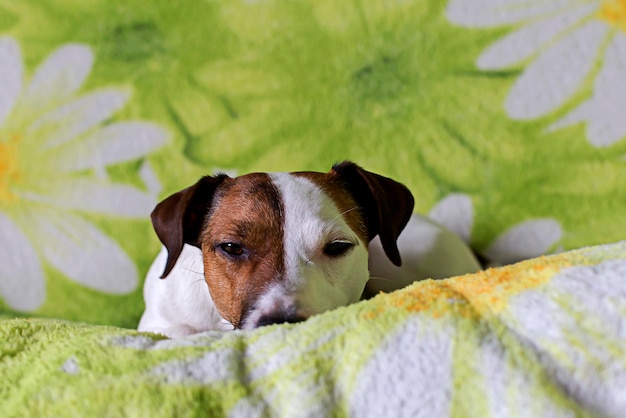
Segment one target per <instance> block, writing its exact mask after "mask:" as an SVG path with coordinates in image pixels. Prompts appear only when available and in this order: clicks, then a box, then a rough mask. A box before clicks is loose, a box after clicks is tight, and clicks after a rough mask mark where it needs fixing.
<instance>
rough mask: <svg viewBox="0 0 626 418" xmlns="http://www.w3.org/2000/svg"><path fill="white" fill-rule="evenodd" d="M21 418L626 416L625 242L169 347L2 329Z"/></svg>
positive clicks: (34, 325)
mask: <svg viewBox="0 0 626 418" xmlns="http://www.w3.org/2000/svg"><path fill="white" fill-rule="evenodd" d="M0 341H2V342H1V343H0V375H2V378H3V380H2V384H0V412H1V415H2V416H3V417H17V416H39V417H52V416H122V415H123V416H151V417H159V416H164V417H166V416H168V417H169V416H235V417H239V416H245V417H256V416H259V417H262V416H272V417H280V416H285V417H319V416H329V417H331V416H354V417H381V416H389V414H390V413H392V414H393V416H396V417H403V416H406V417H420V416H423V417H433V416H459V415H460V416H481V417H504V416H513V415H515V416H533V417H537V416H550V417H558V416H609V417H620V416H626V344H624V341H626V242H621V243H615V244H611V245H605V246H597V247H590V248H585V249H581V250H577V251H571V252H568V253H564V254H560V255H556V256H550V257H542V258H537V259H533V260H529V261H526V262H522V263H519V264H515V265H511V266H506V267H502V268H497V269H490V270H487V271H483V272H479V273H476V274H471V275H465V276H461V277H456V278H450V279H446V280H439V281H431V280H427V281H423V282H418V283H415V284H413V285H412V286H409V287H408V288H406V289H403V290H401V291H398V292H394V293H391V294H380V295H378V296H376V297H375V298H373V299H372V300H369V301H365V302H361V303H358V304H354V305H351V306H348V307H344V308H340V309H337V310H335V311H332V312H327V313H325V314H322V315H318V316H315V317H313V318H311V319H309V320H308V321H306V322H304V323H300V324H284V325H279V326H270V327H265V328H260V329H258V330H255V331H252V332H250V331H246V332H244V331H236V332H230V333H217V332H208V333H204V334H200V335H197V336H193V337H188V338H183V339H179V340H168V339H165V338H163V337H160V336H157V335H153V334H145V333H138V332H136V331H133V330H127V329H120V328H114V327H104V326H93V325H86V324H79V323H71V322H62V321H53V320H38V319H16V320H4V321H1V322H0Z"/></svg>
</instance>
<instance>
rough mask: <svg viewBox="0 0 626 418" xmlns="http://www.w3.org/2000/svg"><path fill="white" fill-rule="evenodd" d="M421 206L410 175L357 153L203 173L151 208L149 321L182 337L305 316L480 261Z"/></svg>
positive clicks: (145, 323) (144, 321)
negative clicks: (287, 165)
mask: <svg viewBox="0 0 626 418" xmlns="http://www.w3.org/2000/svg"><path fill="white" fill-rule="evenodd" d="M413 207H414V198H413V195H412V194H411V192H410V191H409V189H408V188H406V187H405V186H404V185H402V184H400V183H398V182H396V181H394V180H392V179H389V178H386V177H383V176H381V175H378V174H375V173H371V172H368V171H366V170H364V169H363V168H361V167H360V166H358V165H356V164H355V163H353V162H349V161H345V162H343V163H339V164H335V165H334V166H333V167H332V169H331V170H330V171H329V172H328V173H317V172H295V173H252V174H247V175H244V176H241V177H236V178H231V177H228V176H227V175H225V174H218V175H215V176H207V177H203V178H201V179H200V180H199V181H198V182H197V183H196V184H194V185H193V186H191V187H189V188H186V189H184V190H182V191H180V192H178V193H175V194H173V195H171V196H169V197H168V198H166V199H165V200H163V201H162V202H160V203H159V204H158V205H157V206H156V208H155V209H154V211H153V212H152V214H151V219H152V223H153V226H154V230H155V232H156V234H157V236H158V238H159V239H160V241H161V242H162V243H163V249H162V250H161V252H160V254H159V255H158V256H157V257H156V259H155V261H154V262H153V264H152V266H151V267H150V269H149V271H148V274H147V277H146V281H145V285H144V299H145V304H146V310H145V312H144V314H143V316H142V318H141V320H140V323H139V326H138V330H139V331H150V332H155V333H160V334H163V335H165V336H168V337H171V338H177V337H182V336H186V335H191V334H195V333H199V332H204V331H208V330H219V331H228V330H232V329H254V328H257V327H261V326H265V325H271V324H279V323H285V322H287V323H295V322H300V321H303V320H305V319H307V318H309V317H310V316H312V315H315V314H319V313H322V312H324V311H328V310H332V309H335V308H337V307H340V306H344V305H348V304H351V303H354V302H357V301H359V300H360V299H362V298H363V297H364V296H365V297H366V296H368V295H373V294H375V293H377V292H379V291H392V290H395V289H399V288H402V287H404V286H406V285H408V284H410V283H412V282H414V281H415V280H420V279H424V278H443V277H449V276H453V275H458V274H464V273H468V272H475V271H477V270H478V269H479V268H480V267H479V265H478V263H477V262H476V259H475V258H474V257H473V255H472V253H471V251H470V250H469V249H468V248H467V247H466V246H465V245H464V243H463V242H462V241H461V240H460V239H459V238H458V237H457V236H456V235H454V234H453V233H451V232H449V231H447V230H445V228H443V227H441V226H438V225H436V224H435V223H433V222H432V221H429V220H428V219H426V218H424V217H421V216H419V215H413ZM407 224H408V227H407ZM405 227H407V228H406V230H405V231H404V233H402V232H403V230H404V229H405ZM401 233H402V235H401ZM399 246H400V248H399ZM402 258H404V259H405V260H407V262H406V263H405V265H404V266H401V265H402Z"/></svg>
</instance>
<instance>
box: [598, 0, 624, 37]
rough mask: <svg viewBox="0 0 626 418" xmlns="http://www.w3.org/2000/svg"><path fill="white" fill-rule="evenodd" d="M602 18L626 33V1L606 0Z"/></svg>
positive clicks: (601, 13) (601, 12) (602, 9)
mask: <svg viewBox="0 0 626 418" xmlns="http://www.w3.org/2000/svg"><path fill="white" fill-rule="evenodd" d="M600 18H602V19H604V20H606V21H607V22H609V23H610V24H612V25H615V26H617V27H618V28H620V29H621V30H623V31H624V32H626V0H605V1H604V3H603V4H602V8H601V9H600Z"/></svg>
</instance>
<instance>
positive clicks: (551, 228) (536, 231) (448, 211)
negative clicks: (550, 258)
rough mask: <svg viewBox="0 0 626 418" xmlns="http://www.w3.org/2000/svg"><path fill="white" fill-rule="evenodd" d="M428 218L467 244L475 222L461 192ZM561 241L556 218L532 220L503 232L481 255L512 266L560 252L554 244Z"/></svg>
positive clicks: (434, 210) (470, 200) (441, 204)
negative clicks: (512, 264) (519, 262)
mask: <svg viewBox="0 0 626 418" xmlns="http://www.w3.org/2000/svg"><path fill="white" fill-rule="evenodd" d="M429 217H430V218H431V219H433V220H434V221H436V222H438V223H440V224H441V225H443V226H445V227H446V228H448V229H449V230H450V231H452V232H454V233H456V234H457V235H458V236H459V237H461V238H462V239H463V240H464V241H465V242H466V243H467V244H469V243H470V234H471V230H472V225H473V223H474V205H473V203H472V198H471V197H470V196H468V195H466V194H464V193H452V194H450V195H448V196H446V197H445V198H444V199H442V200H441V201H440V202H439V203H437V205H435V207H433V208H432V209H431V211H430V213H429ZM562 238H563V229H562V227H561V224H560V223H559V222H558V221H557V220H556V219H553V218H542V219H531V220H528V221H524V222H521V223H519V224H517V225H514V226H512V227H511V228H509V229H507V230H506V231H504V232H503V233H502V234H501V235H499V236H498V237H496V238H495V239H494V241H493V242H492V243H491V244H490V245H489V246H488V247H487V249H485V250H484V251H482V252H481V253H482V255H483V256H485V257H486V258H487V260H489V261H490V263H491V264H492V265H504V264H511V263H516V262H518V261H522V260H526V259H529V258H534V257H539V256H540V255H544V254H547V253H549V252H555V251H558V250H560V249H559V248H557V245H558V243H559V241H561V239H562Z"/></svg>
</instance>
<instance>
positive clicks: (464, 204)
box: [428, 193, 474, 243]
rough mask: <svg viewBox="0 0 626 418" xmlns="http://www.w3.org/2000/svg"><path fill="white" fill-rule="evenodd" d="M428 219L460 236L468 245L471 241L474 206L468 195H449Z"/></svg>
mask: <svg viewBox="0 0 626 418" xmlns="http://www.w3.org/2000/svg"><path fill="white" fill-rule="evenodd" d="M428 217H429V218H431V219H432V220H434V221H435V222H438V223H440V224H441V225H443V226H445V227H446V228H448V229H449V230H450V231H452V232H454V233H455V234H457V235H458V236H460V237H461V239H463V241H465V242H466V243H468V242H469V241H470V233H471V231H472V225H473V223H474V205H473V204H472V198H471V197H469V196H468V195H466V194H464V193H452V194H449V195H448V196H446V197H445V198H444V199H442V200H441V201H440V202H439V203H437V205H436V206H435V207H434V208H432V209H431V210H430V213H429V214H428Z"/></svg>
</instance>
